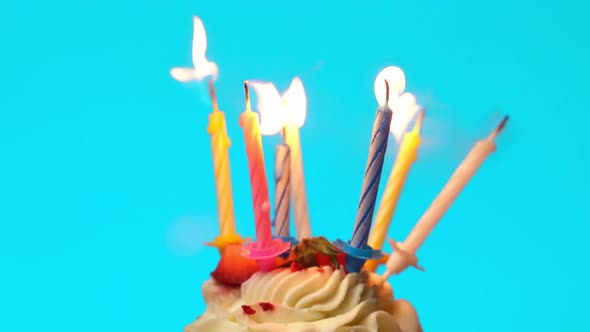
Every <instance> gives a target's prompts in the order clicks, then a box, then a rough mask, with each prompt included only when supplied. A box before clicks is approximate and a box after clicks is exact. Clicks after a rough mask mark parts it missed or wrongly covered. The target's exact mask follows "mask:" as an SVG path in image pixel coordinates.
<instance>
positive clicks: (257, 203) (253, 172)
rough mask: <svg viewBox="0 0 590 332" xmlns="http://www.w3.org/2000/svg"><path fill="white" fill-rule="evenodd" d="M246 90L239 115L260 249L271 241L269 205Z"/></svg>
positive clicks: (255, 116) (256, 124)
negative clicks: (243, 108) (244, 102)
mask: <svg viewBox="0 0 590 332" xmlns="http://www.w3.org/2000/svg"><path fill="white" fill-rule="evenodd" d="M244 89H245V90H246V110H245V111H244V112H243V113H242V114H241V115H240V120H239V121H240V126H241V127H242V129H243V130H244V140H245V144H246V154H247V156H248V169H249V171H250V185H251V186H252V203H253V204H254V220H255V223H256V242H258V243H259V245H260V246H261V247H264V246H265V245H266V244H268V243H270V242H271V241H272V230H271V224H270V203H269V198H268V183H267V181H266V171H265V169H264V154H263V151H262V138H261V137H260V126H259V120H258V114H257V113H255V112H252V109H251V108H250V96H249V93H248V82H245V83H244Z"/></svg>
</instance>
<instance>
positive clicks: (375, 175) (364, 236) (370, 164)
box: [335, 80, 393, 272]
mask: <svg viewBox="0 0 590 332" xmlns="http://www.w3.org/2000/svg"><path fill="white" fill-rule="evenodd" d="M385 94H386V97H385V103H384V104H383V105H381V106H380V107H379V109H378V110H377V115H376V117H375V122H374V123H373V131H372V134H371V145H370V147H369V157H368V160H367V167H366V170H365V177H364V180H363V187H362V190H361V199H360V202H359V206H358V211H357V215H356V222H355V225H354V231H353V233H352V239H351V240H350V242H349V243H344V242H342V241H336V243H335V244H336V246H337V247H338V248H340V249H341V250H342V251H344V253H346V254H347V256H346V270H347V271H348V272H359V271H360V270H361V268H362V267H363V265H364V264H365V261H366V260H367V259H369V258H371V259H375V258H379V257H380V252H379V253H377V252H374V251H373V250H371V248H367V240H368V237H369V231H370V229H371V221H372V219H373V212H374V210H375V199H376V198H377V191H378V189H379V181H380V180H381V170H382V168H383V159H384V157H385V152H386V150H387V139H388V138H389V126H390V124H391V116H392V114H393V112H392V111H391V108H389V106H388V102H389V83H388V82H387V80H385Z"/></svg>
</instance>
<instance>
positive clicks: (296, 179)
mask: <svg viewBox="0 0 590 332" xmlns="http://www.w3.org/2000/svg"><path fill="white" fill-rule="evenodd" d="M306 101H307V100H306V97H305V91H304V89H303V83H301V80H300V79H299V78H297V77H296V78H294V79H293V81H292V82H291V86H290V87H289V89H287V91H286V92H285V94H284V95H283V102H284V105H285V109H286V111H287V117H286V123H285V127H284V128H283V138H284V141H285V143H286V144H287V145H288V146H289V148H290V149H291V196H292V199H293V214H294V217H295V230H296V232H297V238H298V239H299V240H301V239H304V238H309V237H311V229H310V226H309V211H308V207H307V195H306V190H305V177H304V175H303V158H302V155H301V141H300V139H299V127H301V126H302V125H303V122H304V121H305V108H306V107H307V106H306V104H307V102H306Z"/></svg>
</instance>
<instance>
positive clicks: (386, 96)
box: [385, 80, 389, 105]
mask: <svg viewBox="0 0 590 332" xmlns="http://www.w3.org/2000/svg"><path fill="white" fill-rule="evenodd" d="M387 104H389V82H387V80H385V105H387Z"/></svg>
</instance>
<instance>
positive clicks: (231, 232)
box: [207, 81, 243, 250]
mask: <svg viewBox="0 0 590 332" xmlns="http://www.w3.org/2000/svg"><path fill="white" fill-rule="evenodd" d="M209 92H210V94H211V101H212V104H213V112H212V113H211V114H209V125H208V127H207V132H209V134H210V135H211V147H212V152H213V170H214V174H215V189H216V192H217V214H218V218H219V228H220V231H219V232H220V236H219V237H217V238H216V239H215V241H214V242H213V243H209V245H213V246H216V247H218V248H219V249H220V250H223V248H225V246H226V245H227V244H230V243H241V242H242V241H243V240H242V238H241V237H240V236H239V235H238V234H236V226H235V220H234V206H233V198H232V186H231V177H230V169H229V154H228V149H229V146H230V144H231V143H230V140H229V137H228V135H227V129H226V125H225V115H224V113H223V112H222V111H220V110H219V107H218V105H217V98H216V97H215V89H214V87H213V81H209Z"/></svg>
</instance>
